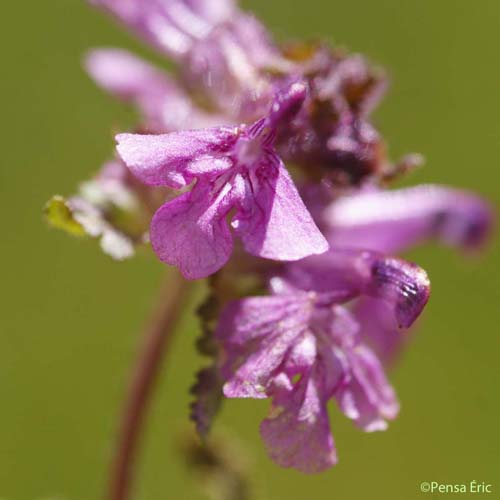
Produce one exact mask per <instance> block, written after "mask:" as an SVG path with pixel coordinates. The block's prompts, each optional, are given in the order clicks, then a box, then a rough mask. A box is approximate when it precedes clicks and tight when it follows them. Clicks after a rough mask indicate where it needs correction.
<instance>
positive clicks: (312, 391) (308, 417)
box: [260, 367, 337, 474]
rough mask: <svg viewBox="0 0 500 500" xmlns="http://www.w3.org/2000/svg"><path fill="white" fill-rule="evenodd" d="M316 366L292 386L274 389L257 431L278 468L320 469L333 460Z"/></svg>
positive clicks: (331, 464) (334, 457)
mask: <svg viewBox="0 0 500 500" xmlns="http://www.w3.org/2000/svg"><path fill="white" fill-rule="evenodd" d="M318 371H319V369H318V367H316V368H314V369H313V371H312V373H307V374H304V375H303V377H302V378H301V379H300V380H299V381H298V382H297V383H296V384H295V386H293V388H292V389H288V390H287V389H286V388H282V389H281V390H279V389H278V391H277V393H276V395H275V397H274V400H273V407H272V408H271V411H270V414H269V416H268V417H267V418H266V419H265V420H264V421H263V422H262V423H261V425H260V433H261V436H262V439H263V440H264V443H265V445H266V448H267V452H268V453H269V456H270V457H271V458H272V460H274V462H276V463H277V464H278V465H280V466H281V467H293V468H294V469H298V470H300V471H301V472H305V473H309V474H312V473H318V472H322V471H324V470H326V469H328V468H330V467H332V466H333V465H335V464H336V463H337V455H336V450H335V444H334V442H333V437H332V435H331V433H330V424H329V421H328V413H327V410H326V401H325V394H324V391H323V385H322V379H321V375H320V374H319V373H318Z"/></svg>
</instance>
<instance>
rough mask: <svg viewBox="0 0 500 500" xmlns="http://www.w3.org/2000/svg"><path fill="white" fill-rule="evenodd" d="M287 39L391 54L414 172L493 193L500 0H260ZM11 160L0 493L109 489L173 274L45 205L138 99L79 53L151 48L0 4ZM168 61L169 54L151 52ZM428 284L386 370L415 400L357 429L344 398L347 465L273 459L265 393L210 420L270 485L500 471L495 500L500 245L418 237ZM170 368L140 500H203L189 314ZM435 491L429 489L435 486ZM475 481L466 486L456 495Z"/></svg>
mask: <svg viewBox="0 0 500 500" xmlns="http://www.w3.org/2000/svg"><path fill="white" fill-rule="evenodd" d="M245 7H248V8H251V9H253V10H255V12H256V13H257V14H258V15H259V16H260V17H261V18H262V19H263V20H264V21H265V22H266V23H267V24H268V25H269V27H270V28H271V29H272V30H273V31H274V32H275V34H276V36H277V37H278V38H280V39H283V38H285V37H303V36H305V37H324V38H326V39H328V40H330V41H333V42H335V43H339V44H342V45H345V46H347V47H349V48H351V49H352V50H354V51H361V52H364V53H366V54H367V55H369V56H370V57H371V58H372V59H373V60H374V61H377V62H379V63H381V64H383V65H385V66H386V67H387V68H388V69H389V71H390V74H391V77H392V82H393V83H392V88H391V91H390V93H389V96H388V98H387V99H386V101H385V102H384V103H383V105H382V107H381V109H380V110H379V111H378V113H377V115H376V121H377V123H378V125H379V126H380V128H381V130H382V131H383V133H384V134H385V135H386V137H387V140H388V142H389V144H390V147H391V152H392V154H393V157H398V156H399V155H400V154H402V153H405V152H409V151H419V152H421V153H423V154H424V155H425V156H426V157H427V160H428V162H427V165H426V168H424V169H423V170H421V171H419V172H418V173H416V174H413V175H412V176H411V178H410V179H408V180H407V182H411V183H417V182H440V183H450V184H454V185H457V186H461V187H468V188H471V189H473V190H476V191H478V192H480V193H482V194H483V195H484V196H486V197H488V198H490V199H491V200H492V201H495V200H498V193H499V185H498V180H499V173H498V168H499V157H500V119H499V116H500V92H499V91H500V65H499V62H498V49H499V46H500V3H499V2H498V0H478V1H477V2H472V1H471V0H418V1H416V0H349V1H340V0H307V1H306V2H290V1H289V0H272V2H270V1H269V0H267V1H266V0H248V1H247V2H245ZM2 11H3V12H2V18H3V23H2V30H1V32H0V37H2V40H1V42H2V43H1V50H2V67H3V70H2V77H1V79H0V82H1V83H0V85H1V86H2V93H1V95H2V116H3V119H2V125H1V126H2V133H1V137H2V153H1V167H0V200H1V204H2V210H1V211H0V217H1V227H2V239H1V241H2V242H1V247H0V248H1V262H2V274H1V294H2V296H1V306H2V307H1V314H0V398H1V401H2V407H1V410H0V498H2V499H7V500H33V499H35V500H42V499H61V500H63V499H65V500H66V499H67V500H89V499H92V498H93V499H96V498H100V494H101V489H102V487H103V482H104V478H105V472H106V468H107V464H108V460H109V458H110V454H111V450H112V445H113V440H114V432H115V420H116V418H117V416H118V412H119V409H120V406H121V402H122V396H123V393H124V389H125V386H126V382H127V380H128V374H129V367H130V364H131V362H132V360H133V358H134V351H135V347H136V345H137V342H138V339H139V336H138V335H139V331H140V329H141V326H142V325H143V322H144V318H145V317H146V316H147V314H148V311H149V310H150V308H151V303H152V300H153V298H154V295H155V290H156V288H157V286H158V283H159V281H160V279H161V275H162V273H163V269H162V266H161V265H160V264H159V263H158V262H156V260H155V259H154V258H153V257H152V255H151V254H149V253H147V252H143V253H142V254H140V255H139V257H138V258H136V259H135V260H133V261H130V262H127V263H123V264H118V263H114V262H112V261H111V260H110V259H109V258H107V257H106V256H104V255H103V254H102V253H101V252H100V251H99V250H98V248H97V245H95V244H92V243H90V242H81V241H76V240H73V239H70V238H69V237H67V236H66V235H64V234H62V233H59V232H57V231H51V230H49V229H48V228H47V227H46V226H45V225H44V224H43V222H42V216H41V209H42V207H43V204H44V202H45V201H46V200H47V199H48V198H49V197H50V196H51V195H52V194H54V193H61V194H69V193H71V192H73V191H74V189H75V187H76V185H77V183H78V182H79V181H80V180H83V179H85V178H87V177H88V176H89V175H90V174H91V173H92V172H94V171H95V170H96V169H97V168H98V166H99V165H100V164H101V162H102V161H103V160H105V159H106V158H107V157H108V156H109V154H110V151H111V147H112V132H111V131H112V130H117V129H125V128H126V127H127V126H128V125H129V124H130V123H131V118H132V116H131V113H130V111H128V110H126V109H124V107H123V106H122V105H120V104H119V103H117V102H115V101H113V100H112V99H111V98H109V97H108V96H106V95H104V93H102V92H101V91H100V90H99V89H97V88H96V87H95V86H94V85H93V84H92V82H91V81H90V80H89V79H88V78H87V77H86V76H85V74H84V72H83V70H82V69H81V65H80V60H81V56H82V54H83V53H84V51H85V50H87V49H88V48H90V47H93V46H99V45H113V46H115V45H116V46H122V47H128V48H133V49H136V50H138V51H139V52H140V53H142V54H146V55H151V54H150V53H149V52H148V51H147V49H145V48H144V47H142V46H141V45H140V44H139V43H138V42H136V41H135V40H134V39H133V38H132V37H131V36H129V35H128V34H127V33H125V32H124V31H122V30H121V29H120V28H118V27H117V26H115V25H114V24H113V22H111V21H110V20H109V19H107V18H106V17H105V16H103V15H101V14H100V13H98V12H96V11H94V10H92V9H91V8H89V7H88V6H87V5H85V3H84V2H82V1H79V0H50V1H44V2H29V5H28V4H27V3H26V2H7V3H6V4H5V5H4V6H3V9H2ZM156 60H158V59H157V58H156ZM411 258H412V259H414V260H417V261H418V262H419V263H420V264H421V265H422V266H423V267H424V268H425V269H427V270H428V272H429V274H430V276H431V279H432V283H433V297H432V299H431V302H430V304H429V307H428V309H427V310H426V312H425V314H424V318H423V320H422V322H421V324H420V328H419V332H418V335H417V336H416V337H415V342H414V343H413V345H412V346H411V348H410V349H409V350H408V351H407V353H406V354H405V356H404V359H403V360H402V362H401V363H399V365H398V366H397V367H396V369H395V370H394V372H393V373H392V380H393V382H394V385H395V387H396V388H397V391H398V394H399V397H400V400H401V402H402V412H401V415H400V418H399V419H398V420H397V421H396V422H394V423H393V424H392V425H391V426H390V428H389V431H388V432H385V433H376V434H363V433H361V432H359V431H357V430H356V429H354V428H353V427H352V425H351V424H350V422H348V421H347V420H346V419H345V418H343V417H342V416H341V415H340V414H339V413H338V411H336V410H335V409H334V408H332V409H331V410H332V411H331V420H332V428H333V432H334V435H335V438H336V442H337V447H338V451H339V457H340V463H339V465H338V466H337V467H336V468H334V469H332V470H331V471H329V472H327V473H324V474H322V475H319V476H303V475H301V474H299V473H297V472H293V471H288V470H281V469H279V468H277V467H275V466H274V465H273V464H272V463H271V462H270V461H269V460H268V459H267V457H266V455H265V452H264V449H263V446H262V444H261V442H260V440H259V438H258V423H259V421H260V420H261V418H262V417H263V416H264V415H265V413H266V408H267V402H258V403H256V402H252V401H231V402H229V403H228V404H226V406H225V408H224V411H223V413H222V417H221V419H220V420H219V421H218V424H217V430H218V431H221V432H222V431H225V432H228V433H229V435H230V436H232V439H234V440H236V441H238V442H239V444H240V447H241V448H242V450H246V452H247V453H248V455H249V457H250V458H249V461H250V466H251V470H252V473H251V477H252V483H253V484H252V486H253V489H254V493H255V495H254V497H255V498H256V499H258V500H281V499H283V500H285V499H286V500H302V499H303V498H310V499H314V500H326V499H330V498H337V499H342V500H343V499H364V498H374V499H387V500H391V499H394V500H401V499H405V500H411V499H420V498H425V496H426V495H425V494H423V493H420V491H419V485H420V482H422V481H439V482H442V483H450V482H451V483H466V482H469V481H471V480H473V479H475V480H478V481H486V482H487V483H491V484H493V489H494V493H493V494H491V495H489V497H490V498H493V497H495V498H500V433H499V427H498V421H499V417H498V414H499V411H500V401H499V398H498V396H499V386H500V376H499V370H500V368H499V366H500V363H499V350H500V335H499V334H500V331H499V326H498V325H499V319H500V317H499V314H498V311H499V304H498V301H499V299H500V293H499V289H500V271H499V266H500V256H499V254H498V244H497V242H496V241H494V242H493V245H492V246H491V248H490V249H489V250H488V251H487V252H486V254H485V255H484V256H483V257H482V258H481V259H472V260H471V259H466V258H463V256H459V255H456V254H455V253H454V252H452V251H451V250H448V249H443V248H431V247H429V248H423V249H419V250H416V251H414V252H412V254H411ZM181 330H182V331H180V332H179V335H178V336H177V338H176V340H175V343H174V346H173V350H172V352H171V354H170V357H169V360H168V363H167V365H166V366H165V368H164V370H163V373H162V380H161V383H160V385H159V390H158V393H157V397H156V399H155V401H154V405H153V408H152V411H151V415H150V419H149V423H148V428H147V434H146V437H145V443H144V448H143V453H142V455H141V460H140V466H139V471H138V474H139V480H138V484H137V497H136V498H137V499H142V500H159V499H177V498H180V497H181V495H182V497H184V498H189V499H192V500H198V499H200V500H201V499H203V498H205V496H204V495H203V493H202V492H201V491H200V490H199V489H198V487H197V485H196V484H195V482H194V480H193V478H192V477H191V476H190V473H189V472H188V471H187V470H186V469H185V468H184V465H183V464H182V461H181V460H180V459H179V458H178V451H177V448H176V446H177V442H178V435H179V433H182V432H183V431H184V430H185V429H186V428H187V423H186V420H187V413H188V410H187V405H188V401H189V397H188V394H187V390H188V387H189V386H190V385H191V383H192V380H193V373H194V371H195V370H196V369H197V368H198V366H199V364H200V362H201V360H200V359H199V358H198V356H197V355H196V354H195V351H194V348H193V341H194V338H195V336H196V335H197V327H196V323H195V322H194V321H193V319H192V318H186V320H185V322H184V324H183V325H182V327H181ZM427 496H428V497H432V495H431V494H427ZM462 496H468V495H462Z"/></svg>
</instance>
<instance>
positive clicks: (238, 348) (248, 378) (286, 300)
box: [216, 293, 312, 398]
mask: <svg viewBox="0 0 500 500" xmlns="http://www.w3.org/2000/svg"><path fill="white" fill-rule="evenodd" d="M311 312H312V310H311V304H310V301H309V300H308V299H307V294H300V293H299V294H297V295H294V296H288V297H284V296H274V297H251V298H248V299H243V300H240V301H238V302H233V303H231V304H230V305H229V306H228V307H226V309H225V310H224V312H223V314H222V315H221V318H220V321H219V325H218V327H217V331H216V336H217V337H218V338H219V339H220V340H221V342H222V346H223V349H224V352H225V356H226V363H225V365H224V367H223V375H224V377H225V378H226V380H227V382H226V384H225V386H224V394H225V395H226V396H227V397H231V398H234V397H250V398H266V397H267V393H266V391H267V388H268V385H269V383H270V381H271V380H272V378H273V377H274V376H275V375H276V369H277V368H278V367H279V366H280V365H281V364H282V362H283V360H284V358H285V355H286V354H287V352H288V351H289V349H290V347H291V346H293V344H294V341H295V340H296V339H297V338H298V337H299V336H300V334H301V333H302V332H303V331H304V330H305V329H306V328H307V326H308V320H309V316H310V314H311Z"/></svg>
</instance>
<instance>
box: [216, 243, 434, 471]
mask: <svg viewBox="0 0 500 500" xmlns="http://www.w3.org/2000/svg"><path fill="white" fill-rule="evenodd" d="M287 267H290V268H296V267H298V268H299V269H292V272H287V273H286V274H285V275H284V276H281V277H275V278H273V279H272V280H271V283H272V288H273V290H274V293H275V295H273V296H270V297H253V298H247V299H242V300H240V301H237V302H233V303H231V304H230V305H229V306H228V307H227V308H226V309H225V311H224V312H223V314H222V316H221V319H220V322H219V325H218V328H217V332H216V336H217V337H218V339H219V340H220V342H221V344H222V348H223V351H224V358H223V359H224V360H225V361H224V363H223V366H222V367H221V371H222V374H223V376H224V378H225V379H226V383H225V385H224V394H225V395H226V396H227V397H240V398H241V397H243V398H267V397H272V398H273V407H272V409H271V412H270V415H269V416H268V418H267V419H265V420H264V421H263V423H262V425H261V434H262V438H263V439H264V441H265V443H266V446H267V448H268V452H269V454H270V456H271V458H272V459H273V460H275V461H276V462H277V463H278V464H280V465H281V466H284V467H294V468H297V469H299V470H301V471H303V472H320V471H322V470H324V469H326V468H328V467H330V466H332V465H334V464H335V462H336V452H335V448H334V443H333V439H332V436H331V434H330V429H329V423H328V416H327V409H326V405H327V402H328V400H330V399H331V398H334V399H335V400H336V401H337V402H338V404H339V407H340V409H341V410H342V412H343V413H344V414H345V415H346V416H347V417H348V418H350V419H352V420H353V421H354V422H355V423H356V425H358V426H359V427H360V428H362V429H363V430H365V431H367V432H370V431H376V430H383V429H385V428H386V420H388V419H392V418H394V417H395V416H396V414H397V412H398V403H397V401H396V398H395V395H394V392H393V390H392V388H391V387H390V385H389V384H388V382H387V380H386V378H385V375H384V373H383V370H382V367H381V364H380V362H379V361H378V359H377V357H376V356H375V355H374V354H373V352H372V351H371V350H370V349H369V348H368V347H366V346H365V345H363V344H362V342H361V338H360V336H359V326H358V324H357V321H356V318H355V317H354V316H353V315H352V314H351V313H350V312H349V310H348V309H347V308H346V307H344V306H342V305H341V304H344V303H346V302H348V301H350V300H351V299H353V298H356V297H358V296H369V297H375V298H377V299H379V300H382V301H384V302H385V303H386V304H387V305H388V308H389V309H390V311H392V314H393V316H394V318H395V320H396V321H397V322H398V324H400V325H401V326H402V327H405V328H406V327H409V326H410V325H411V324H412V323H413V321H414V320H415V319H416V318H417V317H418V315H419V314H420V312H421V311H422V309H423V307H424V306H425V304H426V302H427V300H428V297H429V280H428V278H427V275H426V274H425V272H424V271H423V270H422V269H420V268H418V267H417V266H415V265H413V264H409V263H406V262H404V261H401V260H399V259H395V258H388V257H384V256H382V255H380V254H377V253H372V252H356V251H351V252H347V251H345V252H334V251H330V252H328V253H326V254H324V255H321V256H319V257H310V258H309V259H305V260H303V261H301V262H298V263H296V264H291V265H289V266H287ZM320 274H321V276H320Z"/></svg>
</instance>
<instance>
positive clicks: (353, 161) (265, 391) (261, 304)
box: [47, 0, 491, 472]
mask: <svg viewBox="0 0 500 500" xmlns="http://www.w3.org/2000/svg"><path fill="white" fill-rule="evenodd" d="M92 3H93V4H95V5H96V6H98V7H101V8H103V9H105V10H106V11H107V12H109V13H110V14H111V15H113V16H114V17H115V18H116V19H118V20H119V21H120V22H121V23H122V24H124V25H125V26H127V27H128V28H130V29H131V30H132V31H133V32H135V33H136V34H137V35H138V36H140V37H141V38H142V39H143V40H145V41H146V42H147V43H149V44H151V45H152V46H153V47H155V48H156V49H157V50H159V51H160V52H161V53H163V54H165V55H166V56H168V58H169V59H170V60H171V61H173V62H174V63H175V65H176V68H177V70H176V72H175V74H174V75H169V74H167V73H165V72H163V71H162V70H160V69H158V68H156V67H153V66H151V65H150V64H148V63H146V62H144V61H142V60H140V59H138V58H136V57H135V56H134V55H132V54H129V53H128V52H126V51H123V50H118V49H99V50H95V51H93V52H91V53H90V54H89V55H88V57H87V59H86V68H87V70H88V72H89V74H90V75H91V76H92V77H93V78H94V80H95V81H96V82H97V83H98V84H99V85H100V86H101V87H103V88H104V89H105V90H106V91H108V92H110V93H111V94H113V95H114V96H116V97H118V98H119V99H121V100H123V101H125V102H128V103H132V104H133V105H135V106H136V107H137V108H138V109H139V111H140V114H141V123H140V124H138V127H137V129H136V130H135V131H134V132H135V133H124V134H119V135H118V136H117V137H116V140H117V143H118V145H117V154H116V155H115V157H114V159H113V160H112V162H111V163H108V164H106V166H105V167H104V168H103V170H102V172H101V173H99V174H98V175H97V176H96V177H95V178H94V179H93V180H92V181H90V182H88V183H85V184H83V185H82V187H81V189H80V192H79V194H78V195H76V196H74V197H71V198H69V199H67V200H65V199H63V198H61V197H55V198H54V199H53V200H51V202H50V203H49V205H48V207H47V213H48V216H49V220H50V221H51V222H52V223H53V224H54V225H57V226H59V227H63V228H65V229H68V230H70V231H71V232H73V233H77V234H88V235H90V236H93V237H99V238H101V245H102V247H103V249H104V250H105V251H106V252H107V253H109V254H111V255H112V256H114V257H115V258H125V257H128V256H130V255H132V254H133V251H134V248H135V246H136V245H138V244H142V243H147V242H149V241H150V242H151V246H152V248H153V250H154V252H155V253H156V255H157V256H158V258H159V259H160V260H161V261H162V262H164V263H166V264H170V265H173V266H176V267H178V268H179V270H180V271H181V272H182V274H183V275H184V276H185V278H187V279H190V280H195V279H201V278H207V277H209V276H210V277H211V278H210V285H211V296H210V298H209V300H208V301H207V304H206V305H205V307H203V308H202V312H201V317H202V320H203V322H204V326H205V332H204V335H205V338H204V341H205V342H204V344H205V346H206V345H207V344H210V345H211V346H212V347H211V348H210V349H206V350H205V351H206V352H210V354H211V355H212V356H213V357H214V366H213V367H212V368H210V369H207V370H203V371H202V372H200V374H199V377H198V383H197V384H196V386H195V388H194V392H195V393H196V395H197V397H198V399H197V401H196V402H195V403H194V404H193V407H192V416H193V418H194V420H195V421H196V423H197V426H198V428H199V430H200V431H202V432H206V431H207V430H208V427H209V426H210V420H211V417H212V414H213V413H215V408H216V407H217V403H215V402H214V401H215V399H216V398H215V399H214V397H213V396H214V394H215V395H218V394H219V393H220V392H221V390H222V391H223V394H224V395H225V396H226V397H228V398H272V401H273V403H272V409H271V412H270V414H269V416H268V417H267V418H266V419H265V420H264V421H263V422H262V425H261V435H262V438H263V440H264V442H265V444H266V446H267V448H268V451H269V455H270V456H271V458H272V459H273V460H274V461H276V462H277V463H278V464H280V465H282V466H284V467H294V468H296V469H299V470H301V471H304V472H318V471H322V470H324V469H326V468H328V467H330V466H331V465H333V464H334V463H335V462H336V460H337V457H336V452H335V446H334V442H333V438H332V435H331V433H330V429H329V422H328V415H327V409H326V406H327V403H328V401H329V400H331V399H334V400H335V401H336V402H337V404H338V406H339V407H340V409H341V411H342V412H343V413H344V414H345V415H346V416H347V417H348V418H350V419H352V420H353V421H354V422H355V424H356V425H357V426H359V427H360V428H361V429H363V430H365V431H368V432H371V431H377V430H383V429H385V428H386V426H387V421H388V420H390V419H393V418H395V417H396V415H397V413H398V407H399V406H398V402H397V399H396V396H395V394H394V391H393V389H392V388H391V386H390V384H389V382H388V381H387V378H386V376H385V374H384V367H383V363H384V362H385V361H387V360H388V359H390V358H391V356H392V355H394V353H395V352H396V351H397V349H398V348H399V346H400V343H401V339H402V338H403V337H402V334H401V330H403V329H407V328H409V327H410V326H411V325H412V324H413V323H414V321H415V320H416V319H417V317H418V316H419V315H420V313H421V311H422V310H423V308H424V306H425V304H426V302H427V300H428V298H429V293H430V284H429V279H428V277H427V275H426V273H425V272H424V271H423V270H422V269H421V268H419V267H418V266H416V265H414V264H411V263H408V262H405V261H404V260H401V259H399V258H396V257H392V256H391V255H392V254H394V253H398V252H401V251H403V250H405V249H407V248H408V247H409V246H411V245H414V244H418V243H421V242H423V241H426V240H432V239H435V240H439V241H442V242H444V243H446V244H449V245H453V246H459V247H464V248H475V247H478V246H480V245H481V244H482V243H483V241H484V240H485V238H486V237H487V234H488V232H489V229H490V226H491V211H490V208H489V206H488V205H487V204H486V203H485V202H483V201H482V200H481V199H479V198H478V197H476V196H474V195H472V194H470V193H467V192H463V191H458V190H454V189H451V188H448V187H444V186H428V185H427V186H419V187H416V188H406V189H400V190H387V189H386V185H387V183H388V182H389V181H390V180H391V179H393V178H395V177H397V176H399V175H401V174H402V173H404V172H405V171H407V170H409V169H412V168H413V167H414V166H415V165H417V164H419V163H420V157H419V156H418V155H408V156H406V157H404V158H403V159H402V160H401V161H399V162H397V163H391V162H390V161H389V159H388V157H387V154H386V149H385V146H384V143H383V140H382V138H381V136H380V134H379V133H378V132H377V130H376V129H375V127H374V125H373V124H372V122H371V120H370V113H371V111H372V110H373V109H374V107H375V106H376V105H377V103H378V102H379V100H380V98H381V96H382V94H383V93H384V90H385V88H386V80H385V77H384V73H383V72H382V71H381V70H380V69H378V68H374V67H372V66H371V65H370V64H369V63H368V62H367V61H366V60H365V59H364V58H363V57H362V56H360V55H352V54H348V53H345V52H343V51H340V50H336V49H332V48H330V47H328V46H325V45H322V44H317V43H297V42H294V43H287V44H277V43H275V42H274V41H273V39H272V37H271V35H270V34H269V33H268V32H267V30H266V29H265V27H264V26H263V25H262V24H261V23H260V22H259V21H258V20H257V19H255V18H254V17H253V16H251V15H249V14H247V13H246V12H243V11H242V10H240V9H239V8H238V7H237V6H236V5H235V4H234V3H233V2H232V1H231V0H126V1H125V0H92ZM148 226H149V232H148ZM233 235H234V236H236V237H237V239H236V240H234V239H233ZM212 323H214V324H212ZM207 401H209V404H208V403H207Z"/></svg>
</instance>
